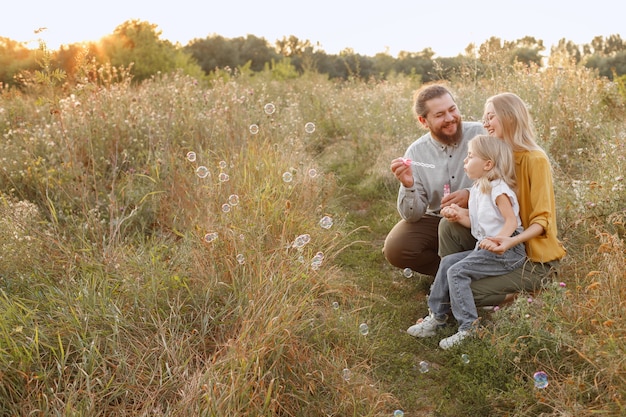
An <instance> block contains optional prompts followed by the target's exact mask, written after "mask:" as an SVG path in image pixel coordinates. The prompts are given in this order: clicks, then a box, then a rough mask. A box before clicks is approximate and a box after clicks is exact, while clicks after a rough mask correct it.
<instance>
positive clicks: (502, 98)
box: [485, 93, 543, 151]
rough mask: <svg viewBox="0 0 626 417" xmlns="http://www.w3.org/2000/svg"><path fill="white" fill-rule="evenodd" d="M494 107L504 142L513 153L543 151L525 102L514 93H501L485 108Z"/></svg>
mask: <svg viewBox="0 0 626 417" xmlns="http://www.w3.org/2000/svg"><path fill="white" fill-rule="evenodd" d="M489 103H491V104H492V105H493V109H494V111H495V113H496V117H497V118H498V120H499V121H500V124H501V125H502V134H503V136H504V138H503V139H504V140H505V141H506V142H508V144H509V145H510V146H511V148H513V151H531V150H543V149H542V148H541V147H540V146H539V145H538V144H537V142H536V141H535V127H534V125H533V120H532V117H531V115H530V112H529V111H528V108H527V107H526V104H525V103H524V101H523V100H522V99H521V98H519V96H517V95H516V94H513V93H500V94H496V95H495V96H492V97H489V98H488V99H487V101H486V102H485V106H487V105H488V104H489Z"/></svg>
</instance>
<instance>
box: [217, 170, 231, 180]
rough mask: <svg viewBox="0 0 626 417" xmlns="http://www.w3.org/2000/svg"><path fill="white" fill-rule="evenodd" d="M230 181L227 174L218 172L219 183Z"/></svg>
mask: <svg viewBox="0 0 626 417" xmlns="http://www.w3.org/2000/svg"><path fill="white" fill-rule="evenodd" d="M229 179H230V177H229V176H228V174H227V173H225V172H220V176H219V180H220V182H226V181H228V180H229Z"/></svg>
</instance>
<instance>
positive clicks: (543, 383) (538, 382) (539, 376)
mask: <svg viewBox="0 0 626 417" xmlns="http://www.w3.org/2000/svg"><path fill="white" fill-rule="evenodd" d="M533 379H534V380H535V388H539V389H544V388H545V387H547V386H548V384H549V383H548V374H546V373H545V372H543V371H538V372H535V374H534V375H533Z"/></svg>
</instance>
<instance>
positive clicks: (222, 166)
mask: <svg viewBox="0 0 626 417" xmlns="http://www.w3.org/2000/svg"><path fill="white" fill-rule="evenodd" d="M219 165H220V168H221V169H226V167H227V166H228V164H227V163H226V161H220V163H219Z"/></svg>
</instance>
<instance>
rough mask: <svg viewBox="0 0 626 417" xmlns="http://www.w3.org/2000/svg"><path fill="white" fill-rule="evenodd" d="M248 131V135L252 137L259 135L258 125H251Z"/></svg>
mask: <svg viewBox="0 0 626 417" xmlns="http://www.w3.org/2000/svg"><path fill="white" fill-rule="evenodd" d="M248 129H249V130H250V133H252V134H253V135H256V134H257V133H259V125H255V124H251V125H250V127H249V128H248Z"/></svg>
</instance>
